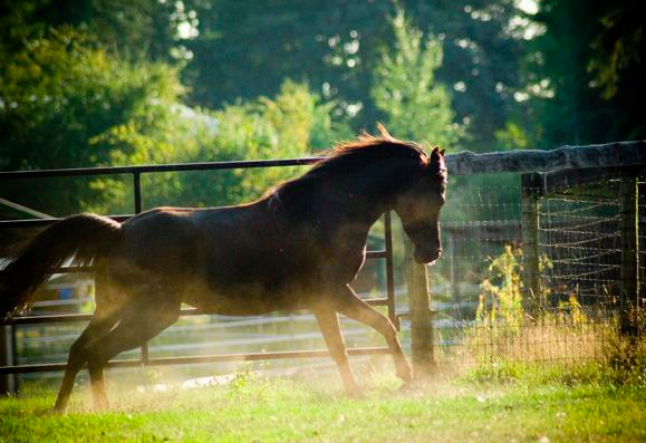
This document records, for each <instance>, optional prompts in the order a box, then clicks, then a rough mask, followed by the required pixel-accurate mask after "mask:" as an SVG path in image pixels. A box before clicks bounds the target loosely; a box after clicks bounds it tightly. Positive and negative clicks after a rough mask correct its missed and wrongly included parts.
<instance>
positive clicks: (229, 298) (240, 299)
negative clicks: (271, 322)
mask: <svg viewBox="0 0 646 443" xmlns="http://www.w3.org/2000/svg"><path fill="white" fill-rule="evenodd" d="M315 292H316V291H314V290H313V288H312V287H311V286H310V285H306V284H303V282H300V281H291V282H289V281H287V282H276V281H272V282H267V281H255V282H254V281H249V280H238V281H234V282H232V281H226V280H224V281H223V280H220V281H204V280H202V279H200V280H197V281H195V282H192V283H189V284H188V285H187V287H186V288H185V291H184V301H185V302H186V303H187V304H189V305H191V306H194V307H196V308H198V309H200V310H203V311H205V312H209V313H214V314H221V315H261V314H267V313H269V312H273V311H280V310H285V311H291V310H296V309H304V308H307V307H308V306H309V305H310V301H311V299H312V296H313V294H314V293H315Z"/></svg>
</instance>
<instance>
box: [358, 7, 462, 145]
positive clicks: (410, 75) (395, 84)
mask: <svg viewBox="0 0 646 443" xmlns="http://www.w3.org/2000/svg"><path fill="white" fill-rule="evenodd" d="M391 24H392V27H393V31H394V35H395V41H394V48H393V49H392V50H384V51H383V52H382V53H381V61H380V63H378V64H377V66H376V67H375V70H374V86H373V88H372V91H371V94H372V97H373V99H374V101H375V105H376V107H377V109H379V110H380V111H381V112H382V113H384V114H385V115H386V127H388V128H389V129H390V130H391V131H393V133H395V134H397V136H398V137H401V138H407V139H412V140H418V141H425V142H428V143H432V144H434V145H435V144H437V145H440V146H442V147H449V148H450V147H452V146H454V145H455V144H456V143H457V141H458V140H459V139H460V136H461V134H462V128H461V127H460V126H458V125H457V124H454V123H453V119H454V116H455V114H454V112H453V110H452V108H451V97H450V95H449V93H448V91H447V90H446V88H445V87H444V86H442V85H440V84H438V83H437V81H436V79H435V71H436V70H437V69H438V68H439V67H440V66H441V65H442V46H441V43H440V41H439V40H437V39H435V38H433V37H428V38H424V37H423V35H422V32H421V31H420V30H419V29H416V28H414V27H412V26H411V24H410V22H408V21H407V20H406V19H405V17H404V12H403V11H401V10H400V11H398V13H397V15H396V16H395V17H394V18H392V20H391Z"/></svg>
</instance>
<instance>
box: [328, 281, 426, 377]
mask: <svg viewBox="0 0 646 443" xmlns="http://www.w3.org/2000/svg"><path fill="white" fill-rule="evenodd" d="M333 307H334V309H336V310H337V311H338V312H339V313H341V314H343V315H345V316H346V317H348V318H351V319H353V320H356V321H358V322H360V323H363V324H365V325H367V326H370V327H371V328H373V329H375V330H376V331H377V332H379V333H380V334H381V335H383V336H384V338H385V339H386V343H388V347H389V348H390V351H391V352H392V354H393V358H394V360H395V368H396V370H397V376H398V377H399V378H401V379H402V380H403V381H404V382H405V383H408V382H410V381H412V380H413V371H412V369H411V367H410V365H409V364H408V361H406V356H405V355H404V351H403V350H402V346H401V343H399V339H398V338H397V330H396V329H395V326H394V325H393V323H392V322H391V321H390V320H389V319H388V317H386V316H385V315H383V314H381V313H380V312H378V311H377V310H375V309H374V308H373V307H372V306H370V305H369V304H368V303H366V302H365V301H364V300H362V299H361V298H359V297H358V296H357V294H356V293H355V292H354V291H353V290H352V288H350V287H349V286H346V287H345V288H344V290H343V291H341V292H339V293H338V295H337V297H336V298H334V299H333Z"/></svg>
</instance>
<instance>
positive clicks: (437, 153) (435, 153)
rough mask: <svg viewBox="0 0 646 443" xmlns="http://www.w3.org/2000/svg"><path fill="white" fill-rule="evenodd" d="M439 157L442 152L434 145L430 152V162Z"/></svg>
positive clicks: (435, 160) (437, 159)
mask: <svg viewBox="0 0 646 443" xmlns="http://www.w3.org/2000/svg"><path fill="white" fill-rule="evenodd" d="M440 158H442V153H441V152H440V148H439V147H437V146H436V147H434V148H433V152H431V163H433V162H437V161H439V160H440Z"/></svg>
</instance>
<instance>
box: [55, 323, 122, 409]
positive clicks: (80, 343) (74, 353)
mask: <svg viewBox="0 0 646 443" xmlns="http://www.w3.org/2000/svg"><path fill="white" fill-rule="evenodd" d="M117 320H118V319H117V318H116V316H96V315H95V317H94V318H93V319H92V320H91V321H90V323H89V324H88V325H87V327H86V328H85V330H84V331H83V333H82V334H81V335H80V336H79V338H78V339H77V340H76V341H75V342H74V344H72V346H71V348H70V352H69V357H68V360H67V368H66V369H65V375H64V376H63V382H62V384H61V388H60V390H59V392H58V398H57V399H56V405H55V406H54V410H55V411H57V412H65V409H66V408H67V403H68V402H69V397H70V394H71V393H72V389H73V388H74V380H75V379H76V375H77V374H78V373H79V371H80V370H81V369H82V368H83V366H84V365H85V363H86V362H87V353H86V346H87V345H88V344H89V343H91V342H92V341H94V340H96V339H98V338H100V337H102V336H103V335H105V334H107V333H108V331H109V330H110V329H111V328H112V327H113V326H114V325H115V323H116V322H117Z"/></svg>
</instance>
